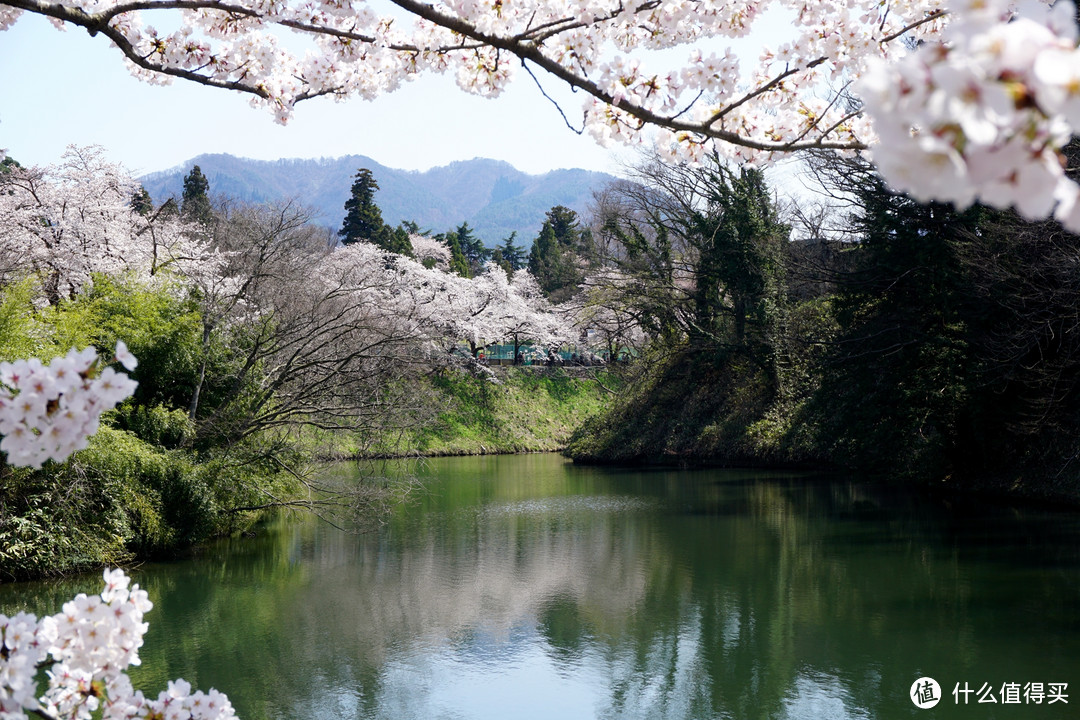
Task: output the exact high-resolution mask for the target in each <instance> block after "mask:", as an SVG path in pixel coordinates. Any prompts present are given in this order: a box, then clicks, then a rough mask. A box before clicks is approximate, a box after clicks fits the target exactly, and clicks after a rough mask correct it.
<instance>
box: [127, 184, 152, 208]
mask: <svg viewBox="0 0 1080 720" xmlns="http://www.w3.org/2000/svg"><path fill="white" fill-rule="evenodd" d="M131 209H132V210H134V211H135V212H137V213H139V214H140V215H149V214H150V213H152V212H154V201H153V199H152V198H151V197H150V193H149V192H147V190H146V188H145V187H144V186H142V185H140V186H139V189H138V190H136V191H135V194H134V195H132V196H131Z"/></svg>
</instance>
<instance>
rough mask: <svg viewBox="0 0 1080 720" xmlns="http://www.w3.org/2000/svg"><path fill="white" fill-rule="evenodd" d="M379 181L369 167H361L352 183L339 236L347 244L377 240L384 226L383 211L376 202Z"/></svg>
mask: <svg viewBox="0 0 1080 720" xmlns="http://www.w3.org/2000/svg"><path fill="white" fill-rule="evenodd" d="M378 189H379V183H377V182H376V181H375V176H374V175H372V173H371V171H370V170H368V169H367V168H360V169H359V170H358V171H357V172H356V176H355V178H354V180H353V184H352V192H351V195H350V196H349V199H348V200H346V201H345V221H344V222H343V223H342V225H341V230H338V236H339V237H341V242H342V243H343V244H345V245H350V244H352V243H355V242H377V239H378V238H379V237H380V236H379V232H380V230H382V228H383V218H382V211H381V210H379V206H378V205H376V204H375V191H377V190H378Z"/></svg>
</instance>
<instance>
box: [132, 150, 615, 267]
mask: <svg viewBox="0 0 1080 720" xmlns="http://www.w3.org/2000/svg"><path fill="white" fill-rule="evenodd" d="M195 165H198V166H199V168H200V170H202V173H203V174H204V175H205V176H206V178H207V180H208V181H209V183H210V193H211V195H212V196H213V195H225V196H228V197H230V198H234V199H237V200H241V201H244V202H266V201H275V200H282V199H295V200H298V201H299V202H300V203H301V204H303V205H304V206H306V207H308V208H310V209H311V210H313V211H314V212H315V214H316V217H315V221H316V222H318V223H320V224H323V225H327V226H329V227H332V228H334V229H335V230H336V229H337V228H339V227H341V222H342V219H343V218H344V217H345V201H346V200H347V199H348V197H349V193H350V190H351V188H352V181H353V176H354V175H355V174H356V171H357V170H358V169H360V168H367V169H369V170H371V172H372V174H373V175H374V177H375V180H376V182H377V183H378V184H379V191H378V192H377V193H376V194H375V202H376V203H377V204H378V206H379V208H380V209H381V210H382V216H383V220H384V221H385V222H386V223H387V224H389V225H395V226H396V225H397V224H398V223H400V222H401V221H403V220H412V221H413V222H415V223H417V224H418V225H419V226H420V227H421V228H423V229H425V230H427V229H430V230H431V231H433V232H436V233H439V232H444V231H447V230H453V229H455V228H457V227H458V226H459V225H460V224H461V223H463V222H468V223H469V226H470V227H472V228H473V230H474V232H475V234H476V236H477V237H479V238H481V239H482V240H483V241H484V242H485V243H486V244H487V245H488V246H494V245H495V244H497V243H500V242H502V240H503V239H504V238H506V237H507V236H509V235H510V233H511V232H517V244H518V245H524V246H525V247H528V246H529V245H530V244H531V243H532V240H533V238H535V237H536V235H537V234H538V232H539V231H540V226H541V225H542V224H543V221H544V215H545V214H546V213H547V211H548V210H550V209H551V208H552V207H554V206H555V205H564V206H566V207H568V208H570V209H572V210H575V211H576V212H577V213H578V214H583V213H585V212H586V211H587V210H588V207H589V205H590V203H591V201H592V194H593V192H594V191H595V190H599V189H600V188H602V187H604V186H605V185H607V184H608V183H610V182H612V181H614V180H615V179H616V178H615V177H614V176H613V175H607V174H605V173H599V172H592V171H588V170H553V171H551V172H548V173H545V174H543V175H529V174H527V173H524V172H521V171H520V170H517V169H516V168H514V167H513V166H512V165H510V164H509V163H506V162H502V161H499V160H488V159H483V158H477V159H474V160H464V161H458V162H453V163H450V164H449V165H446V166H443V167H437V168H432V169H431V170H427V171H424V172H419V171H410V170H395V169H393V168H388V167H386V166H384V165H381V164H380V163H377V162H375V161H374V160H372V159H371V158H369V157H366V156H363V155H348V156H345V157H341V158H333V159H327V158H320V159H312V160H301V159H290V160H272V161H266V160H249V159H246V158H238V157H234V156H232V155H227V154H213V155H199V156H198V157H195V158H192V159H191V160H189V161H187V162H185V163H183V164H182V165H178V166H177V167H174V168H172V169H170V170H165V171H162V172H156V173H151V174H149V175H145V176H143V177H142V178H140V181H141V182H142V184H143V186H144V187H145V188H146V189H147V191H148V192H149V193H150V196H151V197H152V198H153V199H154V201H155V202H156V203H160V202H164V201H165V200H166V199H168V198H169V197H175V198H177V199H179V198H180V196H181V195H182V193H183V183H184V176H185V175H187V174H188V173H189V172H190V171H191V168H192V167H193V166H195Z"/></svg>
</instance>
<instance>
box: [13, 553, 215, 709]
mask: <svg viewBox="0 0 1080 720" xmlns="http://www.w3.org/2000/svg"><path fill="white" fill-rule="evenodd" d="M103 577H104V581H105V587H104V589H103V590H102V592H101V594H100V595H92V596H87V595H85V594H82V593H80V594H78V595H76V596H75V598H74V599H72V600H71V601H69V602H67V603H64V606H63V608H62V610H61V612H59V613H57V614H55V615H52V616H48V617H44V618H41V619H40V620H39V619H38V618H37V617H35V616H34V615H31V614H29V613H25V612H20V613H18V614H16V615H14V616H12V617H8V616H6V615H3V614H0V641H2V642H0V717H3V718H5V720H27V718H28V717H29V716H28V714H27V711H30V712H32V713H34V714H35V715H36V716H38V717H46V718H55V719H56V720H85V719H86V718H90V717H93V716H98V717H101V718H103V719H104V720H120V719H121V718H124V719H130V718H155V717H157V718H161V717H168V718H176V720H188V719H190V720H226V719H227V718H234V717H236V715H235V713H234V711H233V708H232V705H231V704H230V703H229V700H228V698H227V697H225V696H224V695H223V694H221V693H219V692H218V691H216V690H213V689H211V690H210V691H209V693H203V692H202V691H201V690H200V691H196V692H194V693H193V692H192V691H191V685H190V684H189V683H187V682H185V681H184V680H174V681H171V682H169V684H168V688H167V689H166V690H164V691H162V692H161V693H160V694H159V695H158V697H157V698H156V699H152V700H151V699H148V698H146V697H145V696H144V695H143V693H142V692H141V691H138V690H135V689H134V688H133V687H132V684H131V680H130V678H129V677H128V676H127V674H126V670H127V668H129V667H131V666H133V665H139V664H140V660H139V648H140V647H142V644H143V635H145V634H146V630H147V628H148V627H149V626H148V624H147V623H146V622H144V621H143V616H144V615H145V614H146V613H147V612H149V611H150V609H151V608H152V607H153V604H152V603H151V602H150V600H149V598H148V597H147V594H146V591H145V590H142V589H140V588H139V586H138V585H130V579H129V578H128V577H127V575H125V574H124V572H123V571H122V570H119V569H106V570H105V572H104V576H103ZM49 660H51V661H52V664H51V665H47V671H46V675H47V677H48V686H47V689H46V690H45V693H44V694H43V695H42V696H41V697H35V695H36V693H37V687H38V686H37V678H36V676H37V670H38V666H39V665H42V664H46V663H48V661H49ZM97 713H100V714H99V715H96V714H97Z"/></svg>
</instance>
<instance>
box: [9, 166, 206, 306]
mask: <svg viewBox="0 0 1080 720" xmlns="http://www.w3.org/2000/svg"><path fill="white" fill-rule="evenodd" d="M137 188H138V184H137V183H136V182H135V180H134V179H133V178H132V177H131V175H130V173H128V172H127V170H125V169H124V168H122V167H121V166H119V165H116V164H114V163H110V162H108V161H107V160H106V159H105V155H104V151H103V150H102V149H101V148H99V147H85V148H78V147H69V148H68V149H67V152H65V154H64V158H63V161H62V162H61V163H60V164H58V165H54V166H50V167H46V168H14V169H12V170H10V171H9V172H7V173H5V174H3V175H0V245H2V247H3V254H4V256H5V259H6V261H5V262H4V265H5V266H6V267H5V270H6V272H8V273H11V274H19V273H20V271H21V272H37V273H40V274H41V275H42V276H43V282H44V286H45V290H46V294H47V295H48V296H50V299H51V300H54V301H55V300H58V299H60V298H62V297H72V296H74V295H75V294H76V293H77V292H78V291H79V290H81V289H82V288H83V287H85V286H86V285H87V284H88V283H89V282H90V278H91V275H92V274H93V273H96V272H101V273H113V274H115V273H120V272H125V271H133V272H135V273H136V274H137V275H139V276H141V277H142V278H144V279H147V278H150V277H152V276H155V275H157V274H158V273H159V272H160V271H162V270H163V269H165V268H170V269H173V270H176V271H179V272H182V273H195V274H198V273H200V272H203V271H204V270H205V269H206V268H208V267H211V266H213V265H214V263H213V262H212V257H211V256H212V255H213V253H212V252H211V250H210V248H209V246H208V245H207V244H206V243H205V242H203V241H202V240H200V238H199V237H198V235H197V234H196V233H193V232H191V231H190V229H189V228H188V227H186V226H185V225H184V224H183V223H181V221H180V220H179V219H178V218H175V217H172V218H169V217H146V216H143V215H140V214H139V213H138V212H136V211H135V209H134V208H133V207H132V197H133V196H134V194H135V191H136V189H137Z"/></svg>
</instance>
